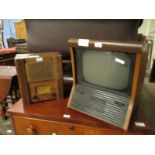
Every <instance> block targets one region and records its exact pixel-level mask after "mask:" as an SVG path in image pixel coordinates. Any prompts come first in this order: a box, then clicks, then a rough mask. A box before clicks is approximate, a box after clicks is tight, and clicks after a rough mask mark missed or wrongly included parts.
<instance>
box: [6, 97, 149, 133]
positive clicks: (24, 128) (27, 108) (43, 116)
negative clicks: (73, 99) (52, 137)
mask: <svg viewBox="0 0 155 155" xmlns="http://www.w3.org/2000/svg"><path fill="white" fill-rule="evenodd" d="M67 102H68V99H62V100H57V101H56V100H54V101H46V102H40V103H36V104H32V105H28V104H27V105H24V104H23V102H22V99H20V100H19V101H17V102H16V103H15V104H14V105H13V106H12V107H11V108H10V109H9V110H8V111H7V114H8V115H11V118H12V121H13V125H14V130H15V134H24V135H26V134H40V135H46V134H47V135H48V134H60V135H77V134H80V135H83V134H86V135H90V134H110V135H113V134H117V135H119V134H147V133H149V131H150V127H149V125H148V123H147V121H146V120H145V118H144V116H143V115H142V113H140V111H139V112H138V113H137V115H136V117H135V118H134V119H133V121H132V124H131V126H130V127H129V130H128V132H127V131H124V130H122V129H120V128H118V127H115V126H113V125H109V124H107V123H105V122H103V121H100V120H97V119H95V118H92V117H90V116H87V115H85V114H82V113H79V112H77V111H75V110H72V109H69V108H67V107H66V105H67ZM135 121H136V122H144V123H145V126H144V127H143V126H142V127H138V126H135Z"/></svg>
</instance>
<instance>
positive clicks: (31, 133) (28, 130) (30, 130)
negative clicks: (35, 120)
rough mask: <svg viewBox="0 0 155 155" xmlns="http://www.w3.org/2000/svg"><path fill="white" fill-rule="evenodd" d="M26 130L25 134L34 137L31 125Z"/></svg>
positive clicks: (33, 129) (34, 131)
mask: <svg viewBox="0 0 155 155" xmlns="http://www.w3.org/2000/svg"><path fill="white" fill-rule="evenodd" d="M26 130H27V133H28V134H29V135H35V134H36V130H35V128H34V127H33V126H32V125H30V126H29V127H28V128H27V129H26Z"/></svg>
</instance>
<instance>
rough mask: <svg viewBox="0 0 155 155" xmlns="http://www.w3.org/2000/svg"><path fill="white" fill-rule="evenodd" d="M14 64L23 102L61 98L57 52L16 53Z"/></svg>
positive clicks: (58, 56)
mask: <svg viewBox="0 0 155 155" xmlns="http://www.w3.org/2000/svg"><path fill="white" fill-rule="evenodd" d="M15 64H16V68H17V75H18V81H19V85H20V93H21V97H22V98H23V102H24V104H29V103H34V102H40V101H45V100H50V99H60V98H63V78H62V59H61V55H60V54H59V52H48V53H35V54H34V53H31V54H17V55H16V57H15Z"/></svg>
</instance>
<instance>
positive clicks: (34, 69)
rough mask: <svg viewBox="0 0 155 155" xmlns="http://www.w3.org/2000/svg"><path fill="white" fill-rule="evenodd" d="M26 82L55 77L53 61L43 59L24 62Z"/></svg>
mask: <svg viewBox="0 0 155 155" xmlns="http://www.w3.org/2000/svg"><path fill="white" fill-rule="evenodd" d="M25 68H26V75H27V80H28V82H37V81H45V80H52V79H55V70H54V63H53V61H46V62H45V61H44V62H36V63H27V64H25Z"/></svg>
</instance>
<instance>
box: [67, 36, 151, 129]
mask: <svg viewBox="0 0 155 155" xmlns="http://www.w3.org/2000/svg"><path fill="white" fill-rule="evenodd" d="M69 46H70V55H71V61H72V72H73V87H72V91H71V94H70V97H69V101H68V107H69V108H72V109H75V110H77V111H79V112H82V113H85V114H87V115H90V116H92V117H95V118H97V119H100V120H103V121H105V122H107V123H110V124H113V125H115V126H118V127H120V128H122V129H124V130H127V129H128V127H129V123H130V120H131V116H132V114H133V111H134V109H135V107H136V104H138V103H139V102H140V96H141V92H142V85H143V80H144V75H145V67H146V62H147V51H148V45H147V44H146V43H140V42H115V41H101V40H89V39H76V38H71V39H69Z"/></svg>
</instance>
